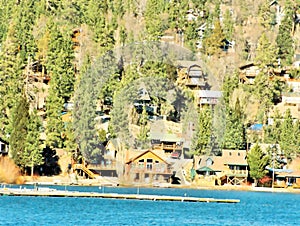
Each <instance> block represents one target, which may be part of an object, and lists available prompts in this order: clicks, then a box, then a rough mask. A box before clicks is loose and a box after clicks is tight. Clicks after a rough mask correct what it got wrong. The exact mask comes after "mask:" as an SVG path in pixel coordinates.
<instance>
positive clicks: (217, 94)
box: [196, 90, 222, 98]
mask: <svg viewBox="0 0 300 226" xmlns="http://www.w3.org/2000/svg"><path fill="white" fill-rule="evenodd" d="M196 95H197V96H198V97H200V98H221V97H222V92H221V91H213V90H197V94H196Z"/></svg>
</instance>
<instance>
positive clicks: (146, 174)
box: [125, 150, 172, 184]
mask: <svg viewBox="0 0 300 226" xmlns="http://www.w3.org/2000/svg"><path fill="white" fill-rule="evenodd" d="M171 175H172V173H171V170H170V165H169V163H167V162H166V161H165V160H164V159H163V158H162V157H161V156H159V155H158V153H155V152H154V151H150V150H147V151H145V152H142V153H140V154H138V155H137V156H135V157H133V158H131V159H130V160H129V161H127V162H126V166H125V178H126V181H127V182H129V183H133V182H137V183H147V184H149V183H153V182H167V181H168V180H169V178H170V176H171Z"/></svg>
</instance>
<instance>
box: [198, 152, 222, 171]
mask: <svg viewBox="0 0 300 226" xmlns="http://www.w3.org/2000/svg"><path fill="white" fill-rule="evenodd" d="M197 157H198V158H197ZM195 159H196V161H197V162H198V166H197V169H198V171H201V169H202V170H203V169H205V167H208V168H209V169H210V170H211V171H224V170H226V169H227V167H226V166H225V164H224V163H223V161H222V158H221V156H206V155H204V156H196V157H195ZM197 159H198V160H197ZM208 159H211V160H212V164H211V165H209V166H207V163H206V162H207V160H208Z"/></svg>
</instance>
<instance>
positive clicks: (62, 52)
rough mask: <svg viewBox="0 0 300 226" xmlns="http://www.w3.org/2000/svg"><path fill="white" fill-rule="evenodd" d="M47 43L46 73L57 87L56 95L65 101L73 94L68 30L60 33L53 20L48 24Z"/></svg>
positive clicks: (73, 75) (72, 57) (71, 60)
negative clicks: (48, 35) (48, 34)
mask: <svg viewBox="0 0 300 226" xmlns="http://www.w3.org/2000/svg"><path fill="white" fill-rule="evenodd" d="M48 29H49V33H50V37H49V45H48V52H47V62H46V67H47V73H48V75H49V76H50V77H51V82H52V84H54V86H56V88H57V89H58V90H57V92H58V96H59V97H61V98H63V100H64V101H65V102H67V101H68V100H69V99H70V97H71V96H72V94H73V91H74V82H75V72H74V51H73V44H72V42H71V35H70V33H69V32H67V31H66V33H62V31H60V30H59V28H58V26H57V25H56V24H54V23H53V22H50V25H49V28H48Z"/></svg>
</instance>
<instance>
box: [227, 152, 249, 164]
mask: <svg viewBox="0 0 300 226" xmlns="http://www.w3.org/2000/svg"><path fill="white" fill-rule="evenodd" d="M246 157H247V152H246V150H222V161H223V162H224V164H226V165H237V166H247V165H248V162H247V158H246Z"/></svg>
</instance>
